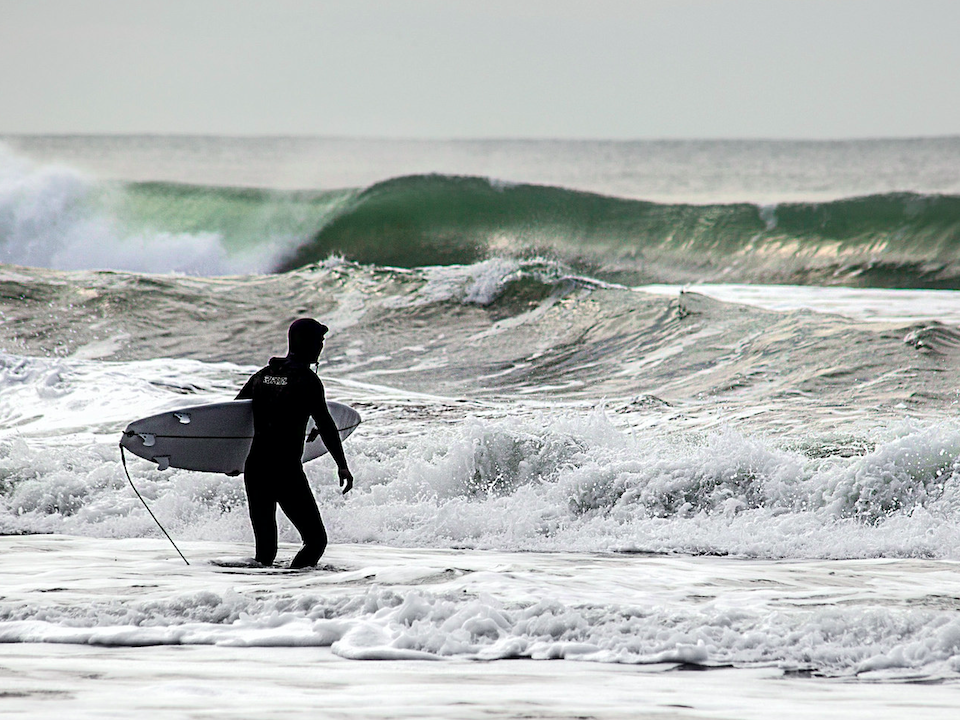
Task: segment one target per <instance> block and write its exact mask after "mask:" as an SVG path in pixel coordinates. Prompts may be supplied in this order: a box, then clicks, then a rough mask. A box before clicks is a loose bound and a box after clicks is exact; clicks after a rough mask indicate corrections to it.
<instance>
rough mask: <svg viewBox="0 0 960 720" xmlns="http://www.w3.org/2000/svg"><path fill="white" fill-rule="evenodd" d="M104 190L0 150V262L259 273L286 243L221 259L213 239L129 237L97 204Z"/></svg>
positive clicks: (157, 233) (152, 233)
mask: <svg viewBox="0 0 960 720" xmlns="http://www.w3.org/2000/svg"><path fill="white" fill-rule="evenodd" d="M103 191H104V188H102V187H100V186H99V185H98V184H97V181H96V180H95V179H93V178H90V177H87V176H85V175H83V174H81V173H80V172H78V171H76V170H73V169H71V168H67V167H61V166H57V165H45V166H34V165H32V164H31V163H29V162H27V161H26V160H23V159H22V158H18V157H16V156H15V155H13V154H11V153H10V151H8V150H6V149H4V147H3V146H2V145H0V262H3V263H7V264H13V265H28V266H33V267H46V268H54V269H59V270H86V269H94V270H130V271H135V272H153V273H168V272H175V273H185V274H191V275H228V274H236V273H248V272H258V271H266V270H269V269H270V268H271V267H273V265H274V263H275V261H276V259H277V258H278V257H279V255H280V254H281V253H282V252H285V251H286V250H287V249H288V247H289V244H290V240H289V239H280V238H278V239H276V241H275V242H266V243H264V244H263V245H262V246H259V247H257V248H256V249H253V250H250V251H247V252H244V253H231V252H228V251H227V249H226V247H225V246H224V243H223V237H222V236H221V235H220V234H219V233H215V232H199V233H177V232H167V231H165V230H163V229H162V228H157V229H140V230H131V229H129V228H126V227H124V225H123V223H121V222H120V221H119V220H118V219H117V218H115V217H112V216H111V215H110V214H109V212H108V211H107V210H106V209H105V208H104V207H102V203H101V202H100V199H101V196H102V194H103Z"/></svg>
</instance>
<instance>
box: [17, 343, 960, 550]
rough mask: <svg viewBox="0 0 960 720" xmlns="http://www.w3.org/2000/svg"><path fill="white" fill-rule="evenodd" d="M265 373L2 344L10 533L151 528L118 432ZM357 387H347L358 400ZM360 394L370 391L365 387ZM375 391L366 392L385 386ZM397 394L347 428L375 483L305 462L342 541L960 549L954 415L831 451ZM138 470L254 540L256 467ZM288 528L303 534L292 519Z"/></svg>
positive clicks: (190, 507)
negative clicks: (452, 411) (245, 472)
mask: <svg viewBox="0 0 960 720" xmlns="http://www.w3.org/2000/svg"><path fill="white" fill-rule="evenodd" d="M251 370H252V368H244V367H239V366H235V365H231V364H227V363H221V364H205V363H199V362H195V361H148V362H140V363H111V364H101V363H96V362H89V361H76V360H68V359H51V360H43V359H24V358H16V357H15V356H4V362H3V371H2V373H0V395H2V397H3V400H4V402H3V404H2V408H3V410H4V414H3V416H2V418H0V425H2V428H0V482H2V484H3V488H4V492H3V500H2V505H0V530H3V531H6V532H22V531H29V532H70V533H80V534H89V535H100V536H124V535H145V534H149V533H151V532H153V528H152V525H151V521H150V520H149V518H148V517H146V516H145V515H144V514H143V513H142V511H141V510H140V509H139V508H138V506H137V504H136V501H135V498H134V497H133V496H132V495H131V493H130V491H129V489H128V488H127V487H126V485H125V481H124V476H123V471H122V468H121V466H120V463H119V456H118V454H117V447H116V442H117V441H118V439H119V433H120V431H121V430H122V428H123V427H124V426H125V424H126V423H127V422H129V421H130V420H132V419H134V417H137V416H142V415H147V414H152V413H154V412H158V411H160V410H163V409H169V408H172V407H176V406H178V405H184V404H193V403H199V402H205V401H214V400H223V399H228V398H229V397H232V395H233V393H234V392H235V388H236V387H238V386H239V385H240V383H241V382H242V380H243V378H244V377H245V375H246V374H247V373H249V372H250V371H251ZM333 387H336V386H333ZM185 389H187V390H188V392H189V393H190V396H191V397H190V399H189V400H185V398H184V395H183V392H184V390H185ZM346 392H347V391H346V388H345V387H344V388H341V390H340V394H338V395H337V397H338V399H343V400H347V401H350V400H351V399H350V397H349V396H345V395H344V393H346ZM349 392H351V393H354V394H355V395H356V396H357V399H361V398H364V395H363V393H362V391H361V389H360V388H358V387H355V388H354V389H353V390H350V391H349ZM368 392H369V394H368V395H367V396H366V401H365V402H369V400H370V399H371V398H373V397H375V396H377V395H378V393H377V391H376V389H375V388H371V389H370V390H369V391H368ZM384 402H385V401H384V400H383V399H382V398H381V399H380V400H379V403H380V404H381V405H383V403H384ZM394 402H399V403H401V404H398V405H396V406H394V407H395V409H394V410H391V409H390V408H389V407H386V406H383V407H382V408H381V409H377V405H376V404H370V405H369V407H372V408H374V412H375V420H374V421H373V424H372V425H371V428H370V432H369V433H367V432H365V431H364V427H361V430H360V431H359V432H358V433H356V434H355V435H354V437H352V438H351V439H350V441H349V442H348V446H349V447H348V448H347V449H348V453H349V455H350V458H351V466H352V468H353V469H354V472H355V473H356V476H357V478H358V480H359V481H358V484H357V488H356V490H355V491H354V492H353V493H352V494H351V495H350V496H349V497H348V498H347V499H346V501H344V500H343V499H342V498H341V497H340V496H339V493H338V491H337V488H336V483H335V481H334V474H333V466H332V464H331V462H330V461H329V459H326V460H320V461H317V462H316V463H311V464H309V465H308V466H307V473H308V477H309V478H310V479H311V482H312V483H313V485H314V489H315V492H316V493H317V495H318V497H319V498H320V501H321V507H322V511H323V514H324V517H325V519H326V521H327V523H328V525H329V527H330V530H331V534H332V536H334V537H336V538H339V539H341V540H344V541H356V542H369V541H377V542H383V543H388V544H393V545H403V546H410V547H436V546H438V545H439V546H450V545H457V546H471V547H480V548H509V549H513V550H556V551H570V550H581V551H608V550H611V549H620V550H642V551H655V552H677V551H681V552H690V553H719V554H735V555H742V556H752V557H784V558H806V557H822V558H845V557H846V558H850V557H876V556H889V557H938V558H958V557H960V530H958V527H960V523H958V522H957V518H958V517H960V428H958V427H957V426H956V425H955V424H952V423H936V424H925V423H913V424H908V425H902V426H898V427H890V428H878V429H877V430H876V431H875V432H874V437H873V442H874V443H875V445H876V447H875V449H874V450H872V451H871V452H869V453H867V454H866V455H863V456H852V457H838V456H828V457H825V458H818V457H810V456H808V455H806V454H804V453H802V452H799V451H797V450H795V449H791V448H790V447H788V446H784V445H783V444H782V442H779V441H774V440H772V439H766V438H763V437H754V436H749V435H744V434H742V433H740V432H737V431H735V430H733V429H725V430H720V431H709V432H707V433H700V432H696V431H695V430H694V431H689V432H687V431H677V432H674V433H671V434H670V435H664V433H663V432H662V431H661V430H660V429H659V428H658V427H656V426H655V425H654V426H653V427H651V428H649V429H644V428H643V427H634V428H632V429H631V427H630V426H629V425H626V424H624V422H625V421H624V416H616V415H611V414H607V413H606V412H605V411H603V410H602V409H594V410H589V409H587V408H582V407H577V406H575V405H570V406H567V407H563V406H558V407H556V408H553V409H551V408H547V407H542V406H538V405H523V404H521V403H511V404H510V406H509V408H507V407H506V406H504V407H500V406H499V405H497V404H495V403H490V404H487V405H486V406H477V407H476V408H475V409H473V410H468V411H467V412H465V413H463V412H460V413H459V414H458V416H457V417H458V420H457V422H455V423H452V424H451V423H450V422H449V421H448V420H446V419H445V413H446V411H445V410H444V405H443V401H436V400H435V401H431V400H429V399H428V398H426V397H414V396H411V397H410V398H402V397H401V396H399V395H398V396H397V400H395V401H394ZM411 403H412V404H413V407H414V408H416V412H417V414H418V415H419V416H420V418H421V420H420V422H419V423H418V424H417V429H416V432H411V428H410V427H408V426H407V424H406V423H405V420H404V416H405V412H404V411H401V410H400V408H402V407H409V406H411ZM436 403H439V404H436ZM365 412H366V411H365ZM392 415H396V417H395V418H394V419H391V416H392ZM431 417H435V418H436V419H432V420H431V419H430V418H431ZM628 419H629V418H628ZM130 468H131V471H132V473H133V475H134V476H135V478H136V481H137V484H138V487H139V488H140V489H141V491H142V492H144V494H145V495H146V496H147V497H148V499H149V500H150V502H151V505H152V507H153V509H154V511H155V512H156V513H157V514H158V515H159V516H160V517H161V518H162V520H163V521H164V523H165V524H167V525H168V526H169V527H170V528H173V529H174V530H175V531H176V532H177V533H178V535H180V536H181V537H184V538H194V539H204V538H205V539H216V540H235V541H246V540H248V539H249V528H248V523H247V520H246V512H245V501H244V497H243V491H242V484H241V483H240V481H239V480H238V479H236V478H227V477H225V476H216V475H208V474H203V473H192V472H188V471H181V470H168V471H163V472H161V471H159V470H158V469H157V468H156V466H154V465H151V464H149V463H146V462H143V461H140V460H136V459H133V460H131V463H130ZM282 532H283V537H284V538H286V539H289V540H294V539H295V538H296V535H295V533H294V532H293V530H292V528H290V527H289V526H287V525H284V527H283V531H282Z"/></svg>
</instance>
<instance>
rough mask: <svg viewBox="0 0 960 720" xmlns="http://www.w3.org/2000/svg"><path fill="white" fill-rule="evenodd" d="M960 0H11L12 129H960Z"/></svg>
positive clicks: (0, 57) (2, 114)
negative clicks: (338, 0)
mask: <svg viewBox="0 0 960 720" xmlns="http://www.w3.org/2000/svg"><path fill="white" fill-rule="evenodd" d="M958 32H960V2H957V1H956V0H902V1H901V0H897V1H894V0H829V1H821V0H789V1H788V0H634V1H633V2H628V1H626V0H589V1H582V2H580V1H572V0H505V1H501V0H475V1H474V2H462V1H460V0H392V1H390V0H344V1H343V2H330V1H326V0H313V1H310V0H262V1H260V0H83V1H81V0H0V132H6V133H209V134H319V135H354V136H380V137H437V138H443V137H558V138H721V137H752V138H760V137H763V138H848V137H889V136H925V135H957V134H960V40H958Z"/></svg>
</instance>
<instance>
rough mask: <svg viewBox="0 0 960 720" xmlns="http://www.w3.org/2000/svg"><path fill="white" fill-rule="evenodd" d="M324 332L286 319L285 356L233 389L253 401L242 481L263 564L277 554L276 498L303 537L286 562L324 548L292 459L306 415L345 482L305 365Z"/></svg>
mask: <svg viewBox="0 0 960 720" xmlns="http://www.w3.org/2000/svg"><path fill="white" fill-rule="evenodd" d="M326 332H327V327H326V326H325V325H321V324H320V323H318V322H317V321H316V320H313V319H310V318H301V319H299V320H296V321H294V323H293V324H292V325H291V326H290V329H289V331H288V332H287V340H288V343H289V351H288V352H287V356H286V357H282V358H278V357H275V358H270V363H269V364H268V365H267V366H266V367H265V368H263V369H262V370H260V371H259V372H257V373H256V374H255V375H253V377H251V378H250V379H249V380H248V381H247V384H246V385H244V386H243V389H242V390H241V391H240V394H239V395H237V399H238V400H242V399H247V398H249V399H251V400H253V443H252V444H251V445H250V454H249V455H248V456H247V462H246V465H245V466H244V469H243V476H244V477H243V481H244V487H245V488H246V491H247V503H248V505H249V507H250V521H251V523H252V524H253V535H254V538H255V540H256V546H257V554H256V560H257V562H259V563H261V564H263V565H271V564H272V563H273V561H274V559H275V558H276V556H277V505H278V504H279V505H280V509H281V510H283V512H284V514H285V515H286V516H287V517H288V518H290V521H291V522H292V523H293V524H294V526H295V527H296V528H297V531H298V532H299V533H300V537H301V538H302V539H303V547H302V548H301V549H300V552H298V553H297V555H296V557H294V559H293V562H292V563H290V567H291V568H303V567H311V566H313V565H316V564H317V561H318V560H319V559H320V556H321V555H323V551H324V550H325V549H326V547H327V531H326V530H325V529H324V527H323V520H321V519H320V511H319V510H318V509H317V501H316V500H315V499H314V497H313V493H312V492H311V491H310V486H309V485H308V484H307V477H306V475H304V474H303V465H302V463H301V462H300V458H301V456H302V455H303V443H304V435H305V433H306V427H307V421H308V419H309V417H310V416H311V415H312V416H313V419H314V421H315V422H316V424H317V428H316V430H315V431H314V432H317V433H319V435H320V437H321V438H322V439H323V443H324V444H325V445H326V446H327V449H328V450H329V451H330V455H331V457H333V459H334V460H335V461H336V463H337V467H338V468H339V475H340V487H341V488H342V489H343V493H344V494H346V493H348V492H349V491H350V489H351V488H352V487H353V475H351V474H350V470H349V469H348V468H347V460H346V458H345V457H344V455H343V446H342V445H341V444H340V433H339V432H338V431H337V426H336V424H335V423H334V421H333V418H331V417H330V412H329V411H328V410H327V403H326V399H325V397H324V393H323V384H322V383H321V382H320V378H318V377H317V375H316V373H314V372H313V371H312V370H311V369H310V366H311V365H313V364H314V363H316V362H317V359H318V358H319V356H320V351H321V350H322V349H323V336H324V335H325V334H326Z"/></svg>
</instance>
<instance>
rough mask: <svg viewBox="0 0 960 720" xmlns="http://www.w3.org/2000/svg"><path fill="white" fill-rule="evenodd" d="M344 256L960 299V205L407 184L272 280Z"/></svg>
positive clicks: (297, 255) (355, 204)
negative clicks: (699, 201)
mask: <svg viewBox="0 0 960 720" xmlns="http://www.w3.org/2000/svg"><path fill="white" fill-rule="evenodd" d="M330 255H342V256H344V257H346V258H348V259H351V260H355V261H358V262H363V263H370V264H378V265H388V266H397V267H417V266H424V265H447V264H467V263H471V262H475V261H477V260H480V259H483V258H485V257H489V256H513V257H532V256H546V257H551V258H554V259H560V260H563V261H565V262H568V263H570V264H572V265H574V266H575V267H579V268H580V269H582V270H584V271H587V272H592V273H596V274H598V275H599V276H600V277H604V278H606V279H618V280H633V281H637V282H691V281H716V280H721V279H722V280H727V281H738V282H779V283H801V284H804V283H828V284H851V285H872V286H902V287H958V286H960V266H958V260H960V198H957V197H949V196H929V197H928V196H920V195H914V194H909V193H903V194H892V195H879V196H872V197H864V198H852V199H845V200H838V201H833V202H828V203H816V204H815V203H793V204H782V205H779V206H756V205H751V204H746V203H743V204H728V205H682V204H674V205H669V204H658V203H650V202H643V201H637V200H625V199H620V198H611V197H604V196H600V195H594V194H590V193H582V192H576V191H572V190H566V189H562V188H552V187H543V186H535V185H499V184H496V183H492V182H490V181H487V180H485V179H481V178H473V177H466V178H460V177H445V176H415V177H406V178H397V179H394V180H390V181H388V182H384V183H381V184H378V185H374V186H372V187H370V188H369V189H367V190H365V191H363V192H361V193H358V194H357V195H356V196H354V197H352V198H349V199H346V200H345V201H344V202H343V203H342V204H341V205H340V206H339V207H338V208H337V209H336V211H335V212H334V213H333V214H332V216H331V217H330V219H329V220H328V221H327V222H326V223H325V224H324V225H323V226H322V227H321V228H320V229H319V230H318V232H317V233H316V234H315V235H314V237H313V238H312V239H311V240H310V241H309V242H307V243H305V244H303V245H301V246H300V247H299V248H298V249H297V250H296V252H294V253H293V254H291V255H290V256H289V257H288V258H287V259H286V260H285V261H283V262H282V263H281V265H280V267H279V268H278V270H281V271H287V270H291V269H294V268H297V267H302V266H304V265H307V264H310V263H315V262H320V261H322V260H323V259H325V258H327V257H329V256H330Z"/></svg>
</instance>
